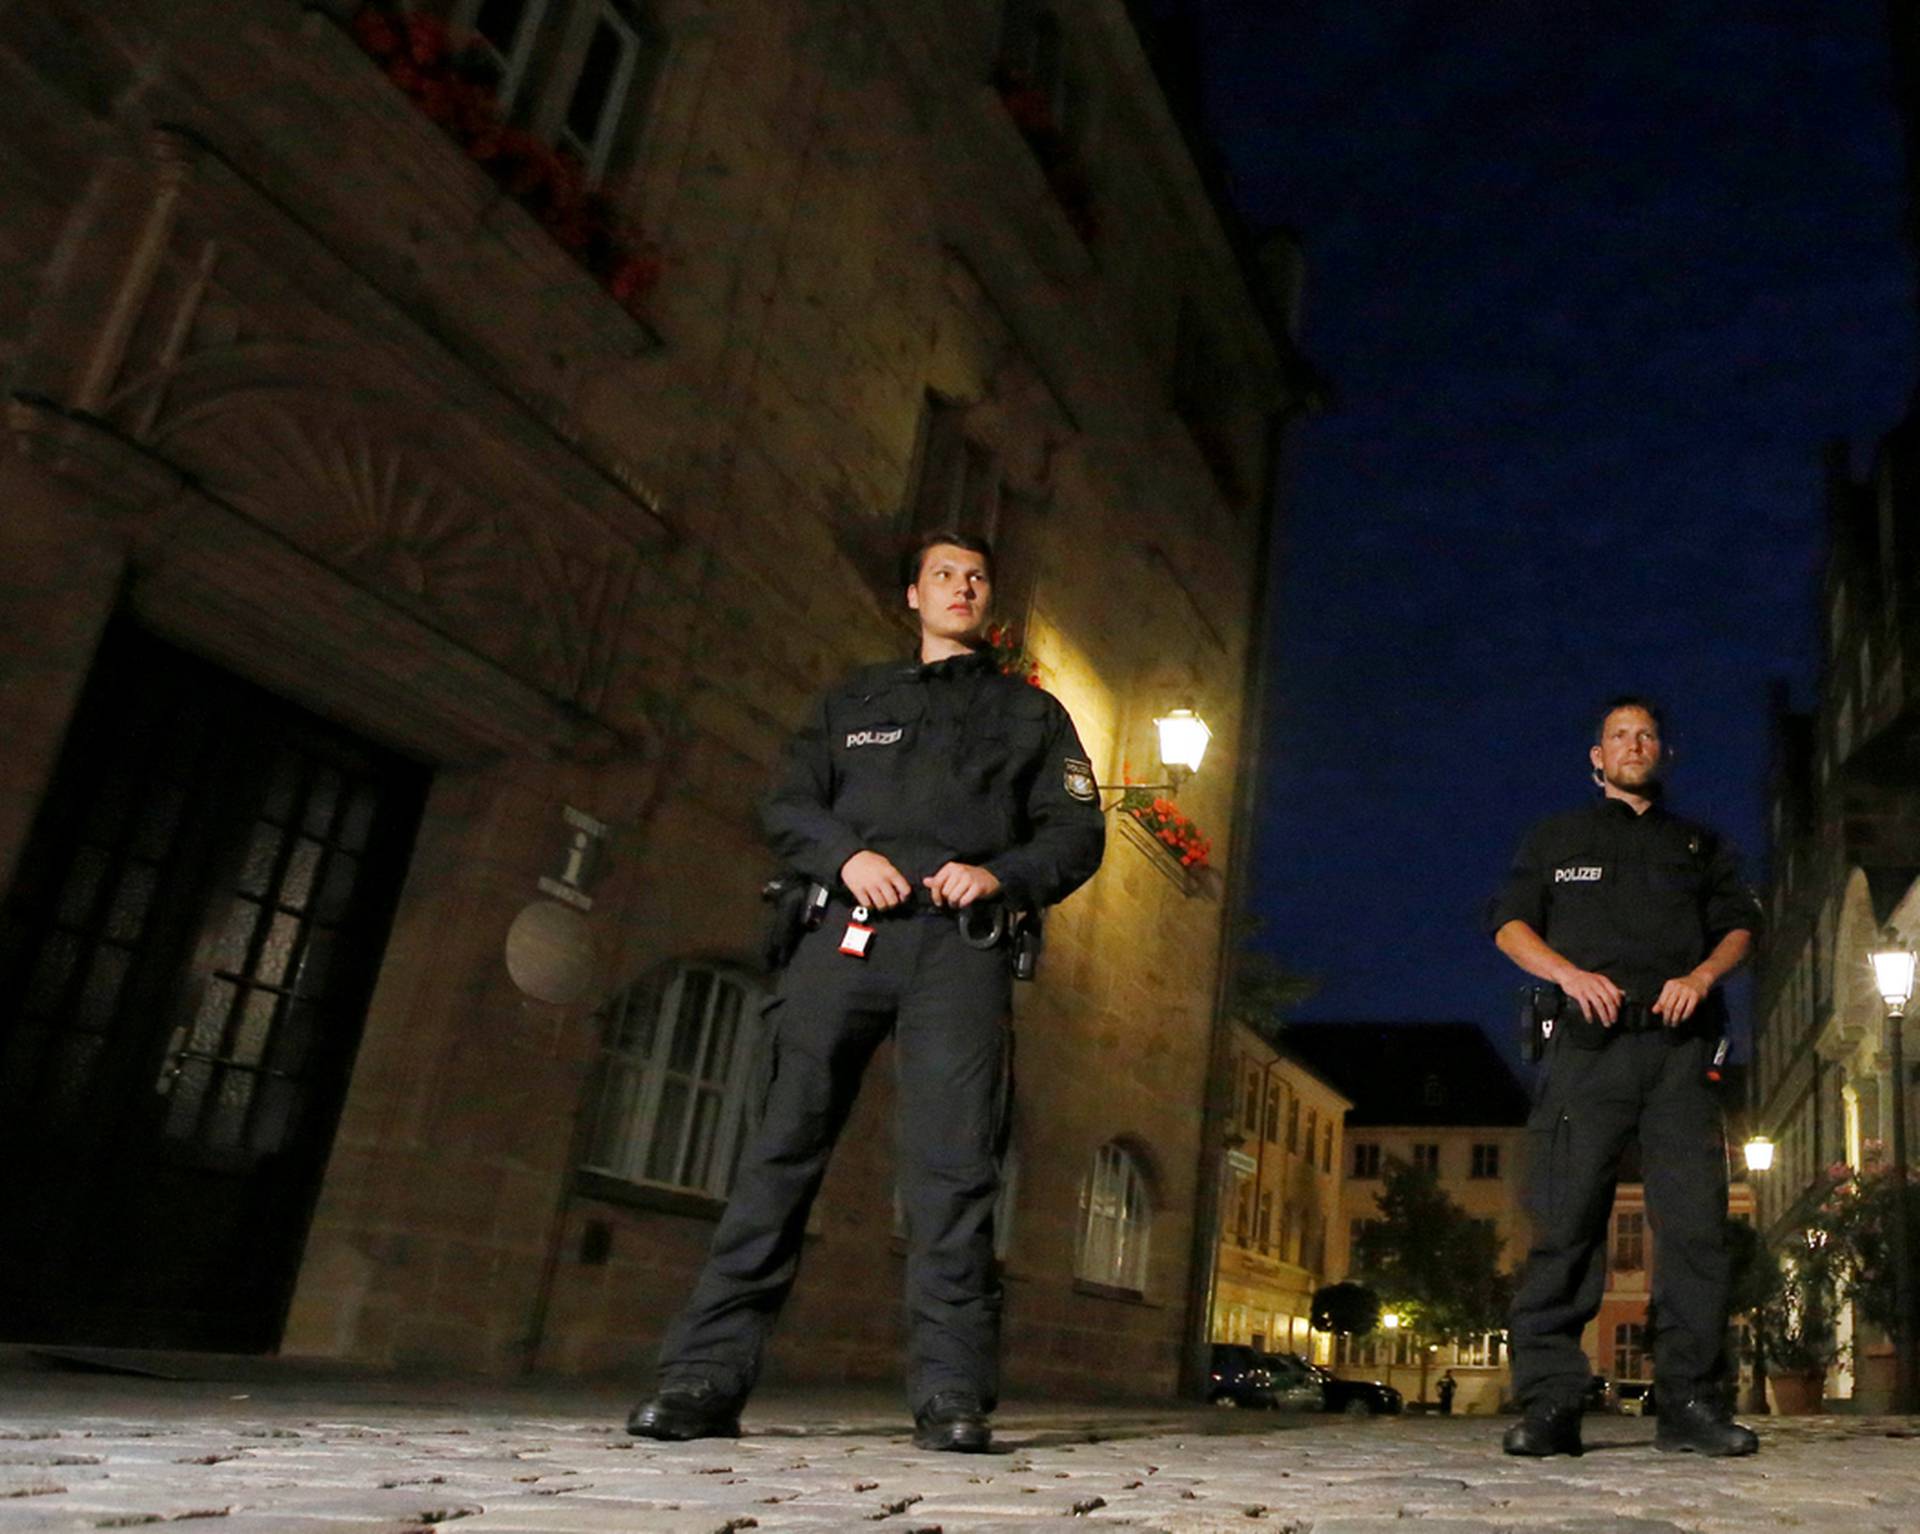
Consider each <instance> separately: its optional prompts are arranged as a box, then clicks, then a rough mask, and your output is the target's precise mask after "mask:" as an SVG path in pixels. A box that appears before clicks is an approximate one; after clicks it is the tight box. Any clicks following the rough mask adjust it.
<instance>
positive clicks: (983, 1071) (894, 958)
mask: <svg viewBox="0 0 1920 1534" xmlns="http://www.w3.org/2000/svg"><path fill="white" fill-rule="evenodd" d="M846 925H847V908H846V906H845V905H843V904H841V903H840V902H838V901H836V902H835V903H834V904H833V906H832V907H831V908H830V909H829V911H828V914H827V918H826V920H825V922H824V923H823V924H822V925H821V926H820V928H819V929H818V930H816V931H814V932H811V933H809V934H808V935H807V936H806V937H805V938H803V939H802V940H801V943H800V946H799V949H798V950H797V951H796V953H795V954H794V957H793V960H792V962H791V963H790V964H789V965H788V967H787V970H786V973H785V975H784V976H783V977H782V981H781V985H780V989H779V992H778V995H777V996H776V997H775V1000H774V1002H773V1005H772V1007H771V1009H770V1012H769V1022H770V1024H771V1027H772V1030H773V1069H772V1075H771V1079H770V1081H769V1083H768V1088H767V1096H766V1104H765V1109H764V1111H763V1113H762V1115H761V1118H760V1122H759V1124H758V1126H757V1127H756V1128H755V1129H754V1130H753V1132H752V1133H751V1134H750V1136H749V1138H748V1141H747V1145H746V1148H745V1150H744V1152H743V1153H742V1156H741V1160H740V1169H739V1174H738V1176H737V1177H736V1179H735V1181H734V1186H733V1193H732V1196H731V1197H730V1199H729V1200H728V1203H727V1207H726V1211H725V1213H723V1214H722V1216H721V1218H720V1224H719V1228H718V1229H717V1230H716V1231H715V1232H714V1238H713V1245H712V1248H711V1249H710V1251H709V1253H708V1256H707V1263H706V1266H705V1268H704V1269H703V1270H702V1271H701V1274H700V1278H699V1280H698V1282H697V1283H696V1284H695V1286H694V1290H693V1295H692V1297H691V1298H690V1299H689V1300H688V1302H687V1305H686V1308H685V1309H684V1310H683V1311H682V1312H681V1313H680V1315H679V1316H678V1317H677V1318H676V1319H675V1321H674V1322H673V1324H672V1325H671V1327H670V1328H669V1329H668V1332H667V1335H666V1339H665V1342H664V1344H663V1346H662V1348H661V1353H660V1375H661V1379H662V1381H663V1382H666V1381H672V1380H674V1379H676V1378H684V1377H687V1376H690V1375H697V1376H703V1377H705V1378H707V1379H710V1380H712V1381H714V1382H715V1383H716V1384H718V1385H719V1386H720V1387H721V1388H722V1389H723V1390H727V1391H730V1392H732V1393H733V1394H735V1395H737V1396H739V1397H740V1398H741V1399H743V1400H744V1399H745V1397H746V1395H747V1394H748V1392H749V1391H751V1390H752V1388H753V1385H754V1382H755V1380H756V1379H757V1378H758V1377H759V1373H760V1367H761V1362H762V1357H763V1354H764V1350H765V1346H766V1340H767V1336H768V1334H769V1333H770V1332H771V1330H772V1328H773V1324H774V1321H775V1319H776V1318H777V1317H778V1315H779V1313H780V1308H781V1306H782V1305H783V1304H784V1303H785V1301H786V1298H787V1296H788V1294H789V1293H791V1292H792V1289H793V1284H794V1279H795V1278H796V1276H797V1275H798V1273H799V1270H800V1249H801V1241H802V1237H803V1235H804V1233H805V1230H806V1224H807V1214H808V1211H809V1210H810V1209H811V1208H812V1206H813V1200H814V1197H815V1195H816V1194H818V1193H819V1191H820V1183H821V1180H822V1179H823V1178H824V1177H825V1175H826V1170H827V1161H828V1157H829V1156H830V1155H831V1154H832V1151H833V1146H834V1142H835V1141H836V1140H837V1139H838V1138H839V1135H840V1131H841V1129H842V1128H843V1127H844V1126H845V1124H846V1120H847V1114H848V1112H849V1111H850V1110H851V1109H852V1107H853V1102H854V1098H855V1096H856V1094H857V1093H858V1091H859V1088H860V1081H861V1077H862V1075H863V1074H864V1073H865V1071H866V1067H867V1063H868V1061H869V1060H870V1059H871V1058H872V1056H873V1052H874V1050H875V1049H876V1048H877V1047H878V1045H879V1044H880V1042H881V1040H882V1039H884V1038H886V1037H887V1035H888V1034H889V1032H891V1033H892V1035H893V1038H894V1052H895V1061H896V1066H897V1072H898V1104H899V1113H898V1126H897V1131H896V1147H897V1158H896V1159H897V1166H898V1179H899V1182H898V1189H899V1194H900V1198H901V1201H902V1203H903V1204H904V1206H905V1210H906V1220H907V1249H908V1255H907V1280H906V1309H907V1329H908V1338H909V1356H908V1369H907V1396H908V1402H909V1404H910V1405H912V1406H913V1407H914V1408H915V1409H916V1410H917V1409H918V1408H919V1407H921V1406H923V1405H924V1404H925V1403H926V1402H927V1401H928V1400H929V1399H931V1398H932V1397H933V1396H934V1395H936V1394H938V1393H940V1392H941V1391H944V1390H964V1391H968V1392H971V1393H972V1394H974V1395H976V1396H978V1397H979V1398H980V1399H981V1400H982V1402H984V1403H985V1404H986V1405H987V1406H988V1407H989V1408H991V1407H992V1405H993V1404H994V1402H995V1400H996V1398H997V1396H998V1394H999V1354H1000V1307H1001V1291H1000V1284H999V1279H998V1276H997V1273H996V1270H995V1266H994V1258H993V1216H994V1202H995V1200H996V1198H997V1197H998V1194H999V1190H1000V1154H1001V1152H1002V1150H1003V1149H1004V1146H1005V1137H1006V1130H1007V1123H1008V1113H1009V1107H1010V1100H1011V1090H1012V1029H1011V1026H1010V1001H1011V997H1010V991H1011V975H1010V971H1009V967H1008V963H1007V955H1006V953H1005V951H1004V950H1001V949H987V950H981V949H977V948H973V947H970V946H968V945H967V944H966V943H965V942H963V941H962V939H961V937H960V932H959V927H958V925H957V923H956V922H955V921H954V919H953V917H952V916H951V915H948V914H946V913H944V912H939V911H926V910H921V911H918V912H916V913H914V914H910V915H903V916H891V917H887V916H883V917H879V918H877V919H876V920H875V922H874V923H873V925H874V927H875V935H874V938H873V943H872V949H871V956H870V957H868V958H864V959H858V958H850V957H848V956H847V955H845V954H842V953H841V952H840V951H839V945H840V939H841V935H842V934H843V933H844V932H845V930H846ZM874 1192H875V1194H876V1196H877V1195H878V1193H879V1190H877V1189H876V1190H874ZM876 1255H877V1254H876Z"/></svg>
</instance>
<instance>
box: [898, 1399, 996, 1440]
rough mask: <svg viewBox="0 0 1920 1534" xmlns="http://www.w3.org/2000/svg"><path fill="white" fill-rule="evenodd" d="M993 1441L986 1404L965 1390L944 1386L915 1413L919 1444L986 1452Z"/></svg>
mask: <svg viewBox="0 0 1920 1534" xmlns="http://www.w3.org/2000/svg"><path fill="white" fill-rule="evenodd" d="M992 1442H993V1429H992V1428H990V1427H989V1426H987V1411H986V1408H985V1407H983V1406H982V1405H981V1404H980V1398H979V1397H978V1396H976V1395H970V1394H969V1393H968V1392H966V1391H964V1390H943V1391H941V1392H940V1393H939V1394H938V1395H936V1396H934V1397H933V1399H932V1400H930V1401H928V1402H927V1404H926V1405H925V1406H923V1407H921V1408H920V1409H919V1410H918V1411H917V1412H915V1413H914V1414H913V1443H914V1447H915V1448H918V1449H941V1450H945V1451H946V1452H948V1453H950V1454H984V1453H986V1451H987V1445H988V1444H990V1443H992Z"/></svg>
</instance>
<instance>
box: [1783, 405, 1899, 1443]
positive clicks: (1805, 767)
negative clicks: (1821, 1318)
mask: <svg viewBox="0 0 1920 1534" xmlns="http://www.w3.org/2000/svg"><path fill="white" fill-rule="evenodd" d="M1914 431H1915V428H1914V424H1913V423H1912V422H1911V421H1909V422H1907V423H1905V424H1903V425H1902V426H1901V427H1899V428H1897V429H1896V430H1895V431H1894V432H1892V433H1891V434H1889V435H1888V436H1887V437H1886V438H1885V439H1883V441H1882V442H1881V443H1880V444H1879V447H1878V450H1877V451H1876V453H1875V455H1874V459H1873V462H1872V464H1871V466H1870V467H1869V469H1868V471H1867V473H1866V474H1865V475H1864V476H1856V475H1855V473H1854V472H1853V471H1852V469H1851V466H1850V464H1849V462H1848V453H1847V450H1846V449H1845V448H1844V447H1842V446H1836V447H1835V448H1834V449H1832V450H1831V452H1830V454H1829V463H1828V475H1827V513H1828V553H1827V569H1826V572H1825V576H1824V579H1823V581H1822V589H1821V634H1822V639H1823V645H1822V659H1823V665H1822V669H1821V681H1820V690H1819V696H1818V700H1817V702H1816V704H1815V707H1814V709H1813V711H1812V712H1811V713H1799V712H1796V711H1794V710H1792V709H1790V708H1789V707H1788V705H1787V699H1786V696H1785V693H1784V690H1778V691H1776V693H1775V696H1774V709H1773V761H1772V767H1771V771H1770V776H1769V816H1770V820H1769V849H1768V859H1767V861H1768V885H1769V888H1768V900H1769V911H1768V919H1769V931H1768V934H1767V941H1766V944H1765V946H1764V947H1763V949H1762V953H1761V959H1760V965H1759V976H1758V980H1757V981H1756V984H1755V995H1754V1029H1753V1063H1752V1066H1751V1068H1750V1078H1749V1090H1750V1094H1751V1101H1752V1106H1751V1118H1752V1125H1753V1128H1754V1129H1755V1130H1756V1131H1757V1132H1758V1133H1761V1134H1764V1135H1766V1136H1767V1137H1768V1138H1769V1139H1770V1140H1772V1141H1773V1142H1774V1146H1775V1154H1774V1161H1773V1165H1772V1167H1771V1169H1770V1170H1768V1171H1766V1172H1764V1173H1755V1174H1754V1185H1755V1197H1756V1200H1757V1210H1758V1222H1759V1225H1760V1228H1761V1230H1762V1231H1763V1233H1764V1234H1765V1235H1766V1237H1767V1240H1768V1242H1769V1244H1770V1245H1773V1246H1775V1247H1782V1246H1784V1245H1786V1244H1787V1243H1790V1242H1792V1241H1793V1240H1794V1239H1795V1238H1796V1236H1797V1234H1798V1233H1799V1232H1800V1231H1801V1230H1802V1229H1803V1228H1804V1227H1805V1224H1806V1216H1807V1215H1808V1213H1809V1212H1810V1211H1811V1210H1812V1209H1813V1208H1814V1207H1815V1206H1816V1205H1818V1204H1819V1203H1820V1202H1821V1200H1822V1199H1823V1198H1824V1197H1825V1195H1826V1191H1827V1189H1828V1188H1829V1187H1830V1186H1832V1184H1833V1182H1834V1181H1835V1175H1834V1171H1835V1169H1836V1168H1839V1167H1843V1166H1844V1167H1848V1168H1854V1169H1858V1168H1861V1167H1864V1166H1866V1165H1868V1164H1869V1163H1870V1162H1872V1161H1875V1160H1884V1159H1885V1157H1886V1155H1887V1153H1888V1149H1889V1147H1890V1145H1891V1142H1892V1138H1893V1116H1894V1114H1895V1113H1896V1112H1899V1111H1902V1109H1903V1107H1904V1111H1905V1113H1906V1115H1907V1132H1908V1136H1909V1143H1913V1142H1912V1139H1911V1137H1912V1135H1913V1133H1914V1126H1915V1123H1916V1118H1915V1102H1914V1099H1915V1097H1916V1096H1917V1095H1920V1094H1917V1093H1916V1092H1915V1090H1914V1089H1913V1087H1912V1085H1911V1082H1909V1083H1908V1084H1907V1086H1906V1088H1905V1090H1902V1086H1901V1083H1899V1082H1898V1081H1897V1080H1896V1079H1895V1077H1894V1074H1893V1062H1892V1058H1891V1053H1890V1048H1889V1045H1890V1042H1891V1040H1890V1035H1889V1023H1888V1020H1887V1017H1886V1008H1885V1005H1884V1004H1883V1003H1882V1001H1881V999H1880V995H1879V992H1878V991H1877V989H1876V988H1875V986H1874V979H1873V971H1872V969H1871V967H1870V966H1869V964H1868V961H1867V955H1868V953H1869V952H1870V951H1871V950H1872V949H1873V948H1875V947H1877V946H1879V945H1880V944H1881V943H1883V942H1889V941H1897V942H1904V943H1907V944H1909V945H1912V944H1915V943H1920V885H1916V882H1915V880H1916V876H1920V788H1917V787H1916V785H1920V731H1916V729H1915V720H1914V711H1915V699H1916V693H1915V690H1914V686H1913V681H1912V679H1913V678H1914V677H1915V676H1916V675H1920V671H1916V667H1920V649H1917V648H1916V646H1920V628H1916V625H1915V622H1914V619H1913V613H1914V610H1915V601H1916V593H1915V584H1914V574H1913V570H1914V566H1913V558H1912V549H1911V542H1912V537H1913V533H1912V516H1911V510H1910V508H1911V498H1912V495H1913V490H1912V477H1913V474H1914V466H1915V463H1916V458H1915V451H1916V446H1920V443H1917V442H1916V439H1915V435H1914ZM1844 1322H1845V1330H1846V1333H1847V1335H1848V1337H1849V1339H1851V1340H1855V1341H1857V1343H1858V1346H1857V1347H1856V1348H1855V1349H1854V1351H1853V1353H1852V1354H1851V1364H1847V1363H1845V1362H1843V1364H1842V1365H1841V1366H1837V1367H1836V1368H1834V1369H1833V1370H1832V1371H1831V1372H1830V1374H1829V1377H1828V1382H1827V1391H1828V1395H1829V1397H1830V1398H1832V1399H1835V1400H1846V1401H1853V1402H1856V1403H1857V1404H1858V1405H1859V1406H1860V1407H1861V1408H1862V1409H1865V1410H1873V1409H1879V1408H1884V1405H1885V1403H1886V1401H1887V1400H1888V1398H1889V1392H1890V1391H1891V1389H1892V1378H1891V1351H1890V1349H1889V1347H1888V1345H1887V1343H1886V1342H1885V1340H1884V1339H1882V1338H1878V1337H1875V1336H1870V1335H1867V1334H1866V1333H1864V1332H1863V1333H1861V1334H1860V1335H1859V1336H1858V1337H1857V1338H1853V1336H1852V1322H1853V1318H1852V1316H1851V1315H1850V1314H1849V1315H1847V1316H1846V1317H1845V1318H1844Z"/></svg>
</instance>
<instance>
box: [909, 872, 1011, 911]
mask: <svg viewBox="0 0 1920 1534" xmlns="http://www.w3.org/2000/svg"><path fill="white" fill-rule="evenodd" d="M926 884H927V888H928V890H930V891H931V892H932V894H933V903H934V904H935V905H950V906H970V905H972V904H973V903H974V901H976V900H985V899H986V898H987V897H988V896H989V895H997V894H999V893H1000V881H999V880H998V879H996V878H995V877H994V876H993V875H992V874H990V873H988V872H987V871H986V869H984V868H975V867H974V866H973V864H971V863H943V864H941V865H940V871H939V872H938V873H936V874H935V875H934V876H933V877H932V878H931V879H929V880H927V881H926Z"/></svg>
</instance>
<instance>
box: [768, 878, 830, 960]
mask: <svg viewBox="0 0 1920 1534" xmlns="http://www.w3.org/2000/svg"><path fill="white" fill-rule="evenodd" d="M760 898H761V899H762V900H764V901H766V903H767V926H766V932H765V935H764V936H763V937H762V938H761V942H760V962H761V963H762V964H763V965H764V966H765V967H766V968H767V969H768V970H769V971H772V970H778V969H785V968H786V967H787V964H788V963H789V962H790V961H791V960H792V958H793V951H794V950H795V949H796V948H798V947H799V946H800V939H801V938H803V937H805V936H806V935H807V933H808V932H810V931H812V930H813V928H815V927H817V926H819V925H820V918H821V916H822V915H823V914H825V911H826V908H827V890H826V887H825V886H824V885H822V884H818V883H816V882H815V881H814V880H812V879H809V878H808V877H807V876H806V875H805V874H795V873H784V874H780V875H777V876H776V877H774V878H772V879H769V880H768V881H767V882H766V883H765V884H763V885H761V886H760Z"/></svg>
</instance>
